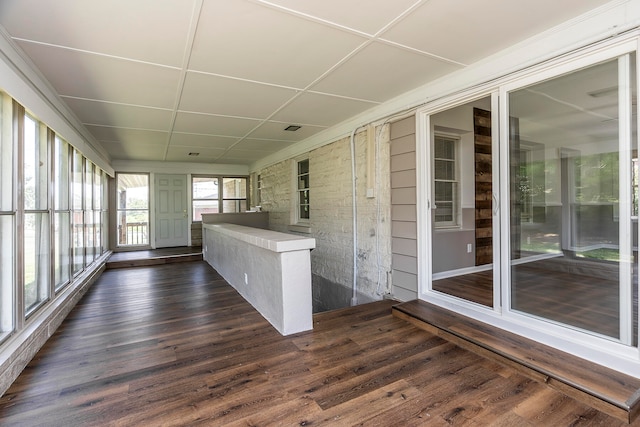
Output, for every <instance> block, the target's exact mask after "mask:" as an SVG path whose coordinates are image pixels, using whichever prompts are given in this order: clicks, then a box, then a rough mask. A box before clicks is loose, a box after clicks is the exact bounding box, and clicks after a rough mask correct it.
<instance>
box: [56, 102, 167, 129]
mask: <svg viewBox="0 0 640 427" xmlns="http://www.w3.org/2000/svg"><path fill="white" fill-rule="evenodd" d="M64 101H65V103H66V104H67V105H68V106H69V108H71V109H72V110H73V111H75V113H76V115H77V116H78V118H79V119H80V120H81V121H82V123H84V124H87V125H103V126H117V127H126V128H138V129H156V130H164V131H169V130H170V129H169V128H170V125H171V116H172V112H171V110H168V109H159V108H145V107H135V106H131V105H124V104H113V103H109V102H100V101H91V100H86V99H77V98H64Z"/></svg>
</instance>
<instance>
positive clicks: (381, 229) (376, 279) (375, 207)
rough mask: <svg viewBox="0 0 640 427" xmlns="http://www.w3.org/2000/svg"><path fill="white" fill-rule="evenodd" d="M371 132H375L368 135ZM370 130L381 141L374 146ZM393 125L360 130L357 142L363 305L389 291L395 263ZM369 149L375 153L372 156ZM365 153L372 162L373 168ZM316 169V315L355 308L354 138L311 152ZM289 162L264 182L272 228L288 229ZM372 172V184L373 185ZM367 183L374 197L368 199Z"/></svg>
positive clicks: (266, 172) (266, 173)
mask: <svg viewBox="0 0 640 427" xmlns="http://www.w3.org/2000/svg"><path fill="white" fill-rule="evenodd" d="M369 129H371V130H369ZM368 132H375V134H376V135H375V136H376V137H377V143H376V140H374V139H372V140H371V142H369V141H368ZM388 141H389V134H388V126H384V127H378V128H376V129H375V130H373V127H370V128H367V130H363V131H360V132H358V133H357V134H356V137H355V143H356V144H355V153H356V183H357V187H356V194H357V202H356V206H357V219H358V224H357V231H358V232H357V268H358V273H357V289H358V292H357V298H356V301H355V302H356V303H358V304H360V303H364V302H369V301H373V300H378V299H381V298H383V297H384V296H385V295H386V294H388V293H389V288H390V283H388V277H389V272H390V269H391V268H390V264H391V255H390V253H391V243H390V232H391V231H390V222H389V216H390V195H389V187H390V185H389V143H388ZM368 150H372V151H371V152H370V153H367V151H368ZM367 154H371V155H372V156H373V157H372V159H375V158H376V154H377V161H372V162H370V167H369V168H368V167H367ZM308 156H309V170H310V217H311V218H310V232H309V234H305V235H308V236H309V237H313V238H315V239H316V249H314V250H313V251H311V271H312V276H313V298H314V311H315V312H318V311H325V310H330V309H336V308H341V307H345V306H349V305H350V304H351V303H352V301H351V299H352V289H353V288H352V286H353V215H352V212H353V209H352V208H353V203H352V179H351V150H350V138H349V137H345V138H342V139H340V140H338V141H334V142H333V143H330V144H328V145H324V146H322V147H320V148H317V149H315V150H312V151H310V152H309V153H308ZM294 165H295V160H294V159H290V160H287V161H283V162H280V163H278V164H275V165H272V166H269V167H266V168H264V169H262V170H260V171H257V172H256V173H257V174H260V175H261V177H262V201H261V205H262V209H263V210H264V211H267V212H269V228H270V229H272V230H276V231H283V232H288V233H295V232H296V231H295V230H293V229H292V228H290V225H291V212H292V209H294V208H295V205H294V202H293V201H292V198H294V197H295V191H294V189H293V185H294V182H293V178H292V177H293V168H294ZM367 174H369V175H370V176H369V180H367ZM367 181H369V186H370V187H371V188H370V190H369V193H370V194H369V196H370V197H367V186H368V185H367Z"/></svg>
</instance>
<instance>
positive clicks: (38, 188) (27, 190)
mask: <svg viewBox="0 0 640 427" xmlns="http://www.w3.org/2000/svg"><path fill="white" fill-rule="evenodd" d="M47 166H48V162H47V138H46V127H44V126H41V125H40V123H39V122H37V121H36V120H34V119H32V118H31V117H29V116H27V115H25V116H24V208H25V209H27V210H40V209H47V186H48V185H47V184H48V180H49V177H48V176H47Z"/></svg>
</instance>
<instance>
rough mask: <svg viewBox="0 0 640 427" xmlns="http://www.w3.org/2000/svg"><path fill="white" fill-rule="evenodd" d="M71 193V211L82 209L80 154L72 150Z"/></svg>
mask: <svg viewBox="0 0 640 427" xmlns="http://www.w3.org/2000/svg"><path fill="white" fill-rule="evenodd" d="M72 180H73V181H72V184H71V186H72V192H73V203H72V209H73V210H81V209H82V154H80V152H79V151H78V150H75V149H74V150H73V176H72Z"/></svg>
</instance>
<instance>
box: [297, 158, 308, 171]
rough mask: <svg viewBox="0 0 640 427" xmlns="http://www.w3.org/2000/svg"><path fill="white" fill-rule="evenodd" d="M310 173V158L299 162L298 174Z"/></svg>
mask: <svg viewBox="0 0 640 427" xmlns="http://www.w3.org/2000/svg"><path fill="white" fill-rule="evenodd" d="M308 173H309V160H302V161H300V162H298V175H306V174H308Z"/></svg>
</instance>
